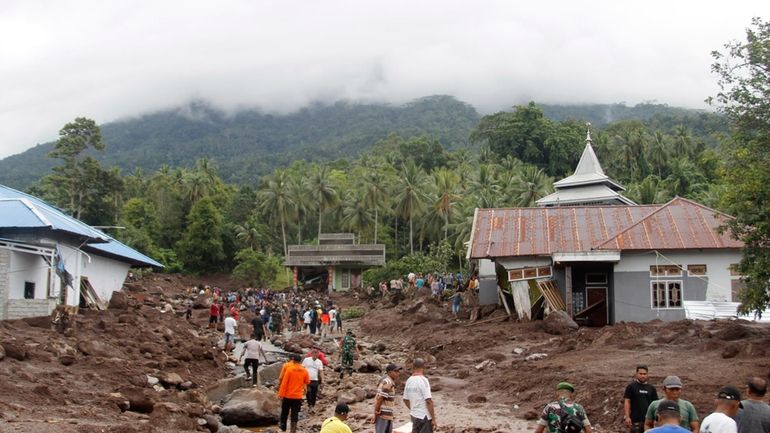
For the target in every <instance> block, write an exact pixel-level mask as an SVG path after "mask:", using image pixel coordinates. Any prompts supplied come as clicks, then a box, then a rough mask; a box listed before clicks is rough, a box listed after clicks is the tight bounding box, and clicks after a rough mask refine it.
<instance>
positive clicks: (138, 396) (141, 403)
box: [118, 387, 155, 413]
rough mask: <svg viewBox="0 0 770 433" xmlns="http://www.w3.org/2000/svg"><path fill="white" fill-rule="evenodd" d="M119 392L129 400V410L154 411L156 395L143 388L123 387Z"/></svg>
mask: <svg viewBox="0 0 770 433" xmlns="http://www.w3.org/2000/svg"><path fill="white" fill-rule="evenodd" d="M118 392H119V393H120V394H122V395H123V396H124V397H125V398H126V400H128V403H129V408H128V410H130V411H131V412H139V413H152V411H153V409H154V406H155V397H154V396H153V395H151V394H149V393H148V392H147V391H145V390H144V389H143V388H134V387H123V388H120V389H118Z"/></svg>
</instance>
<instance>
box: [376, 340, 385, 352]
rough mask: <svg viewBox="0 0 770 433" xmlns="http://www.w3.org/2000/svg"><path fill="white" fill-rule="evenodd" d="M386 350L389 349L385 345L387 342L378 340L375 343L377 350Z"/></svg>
mask: <svg viewBox="0 0 770 433" xmlns="http://www.w3.org/2000/svg"><path fill="white" fill-rule="evenodd" d="M386 350H387V347H386V346H385V343H383V342H382V341H378V342H376V343H374V351H375V352H377V353H382V352H385V351H386Z"/></svg>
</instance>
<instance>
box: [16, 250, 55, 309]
mask: <svg viewBox="0 0 770 433" xmlns="http://www.w3.org/2000/svg"><path fill="white" fill-rule="evenodd" d="M10 253H11V257H10V266H9V269H10V274H9V277H8V299H24V284H25V283H26V282H30V283H34V284H35V297H34V299H46V298H48V271H49V267H48V264H47V263H46V262H45V261H44V260H43V257H42V256H39V255H37V254H27V253H22V252H19V251H11V252H10Z"/></svg>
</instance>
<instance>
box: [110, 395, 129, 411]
mask: <svg viewBox="0 0 770 433" xmlns="http://www.w3.org/2000/svg"><path fill="white" fill-rule="evenodd" d="M108 400H109V401H110V402H111V403H113V404H114V405H115V406H117V407H118V409H120V411H121V412H125V411H127V410H128V409H129V408H130V407H131V402H129V401H128V399H126V398H125V397H124V396H123V394H121V393H119V392H112V393H110V397H109V398H108Z"/></svg>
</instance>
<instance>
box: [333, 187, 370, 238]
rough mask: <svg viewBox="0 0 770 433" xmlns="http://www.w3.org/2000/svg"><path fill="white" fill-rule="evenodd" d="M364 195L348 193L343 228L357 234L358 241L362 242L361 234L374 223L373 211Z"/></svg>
mask: <svg viewBox="0 0 770 433" xmlns="http://www.w3.org/2000/svg"><path fill="white" fill-rule="evenodd" d="M363 195H364V194H362V193H360V192H359V193H354V192H350V193H348V196H347V200H345V204H344V206H343V209H342V221H341V222H342V226H343V227H345V229H347V230H350V231H352V232H355V233H356V239H358V240H359V242H360V240H361V233H362V232H363V231H365V230H367V229H369V227H371V226H372V224H373V223H374V218H373V216H372V209H371V208H370V207H369V205H368V204H367V203H366V200H365V199H364V197H362V196H363Z"/></svg>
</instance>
